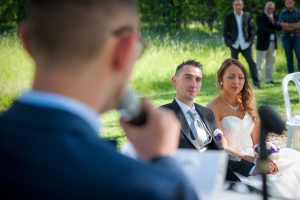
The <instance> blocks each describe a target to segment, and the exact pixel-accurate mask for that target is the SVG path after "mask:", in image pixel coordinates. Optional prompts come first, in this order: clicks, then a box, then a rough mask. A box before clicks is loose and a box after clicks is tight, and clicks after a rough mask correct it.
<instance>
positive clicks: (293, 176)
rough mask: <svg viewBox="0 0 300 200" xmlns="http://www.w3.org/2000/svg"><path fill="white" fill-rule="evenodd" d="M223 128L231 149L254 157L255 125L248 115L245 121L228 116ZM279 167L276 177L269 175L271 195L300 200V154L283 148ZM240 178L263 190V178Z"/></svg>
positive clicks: (223, 122)
mask: <svg viewBox="0 0 300 200" xmlns="http://www.w3.org/2000/svg"><path fill="white" fill-rule="evenodd" d="M221 126H222V130H223V132H224V136H225V138H226V140H227V143H228V146H229V147H231V148H233V149H235V150H237V151H240V152H244V153H246V154H248V155H254V151H253V148H252V146H253V144H252V139H251V132H252V129H253V127H254V123H253V121H252V118H251V117H250V115H249V114H248V113H246V114H245V116H244V118H243V119H240V118H238V117H235V116H226V117H224V118H223V119H222V120H221ZM230 158H231V159H236V158H233V157H230ZM277 165H278V167H279V172H278V173H276V174H275V175H272V174H270V175H268V185H269V188H268V189H269V193H270V195H271V196H274V197H283V198H288V199H300V153H299V152H297V151H295V150H293V149H288V148H281V149H280V158H279V160H278V161H277ZM238 176H239V177H240V178H241V180H242V182H244V183H246V184H248V185H251V186H254V187H256V188H258V189H261V186H262V182H261V176H249V177H243V176H241V175H240V174H238Z"/></svg>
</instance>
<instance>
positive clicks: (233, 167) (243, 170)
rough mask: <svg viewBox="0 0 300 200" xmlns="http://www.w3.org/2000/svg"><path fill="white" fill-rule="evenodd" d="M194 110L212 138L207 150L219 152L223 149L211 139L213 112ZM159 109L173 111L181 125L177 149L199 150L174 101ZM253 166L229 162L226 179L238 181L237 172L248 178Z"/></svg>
mask: <svg viewBox="0 0 300 200" xmlns="http://www.w3.org/2000/svg"><path fill="white" fill-rule="evenodd" d="M194 105H195V109H196V111H197V112H198V114H199V116H200V117H201V119H202V121H203V122H204V124H205V125H206V127H207V129H208V130H209V134H210V135H211V137H212V138H213V139H212V141H211V143H209V144H208V145H207V146H206V147H207V149H211V150H221V149H223V148H222V147H221V146H220V145H219V143H218V142H217V141H215V138H214V137H213V132H214V130H215V129H216V125H215V118H214V115H213V112H212V111H211V110H210V109H208V108H206V107H203V106H201V105H199V104H196V103H195V104H194ZM161 108H166V109H170V110H173V111H174V112H175V114H176V116H177V118H178V120H179V122H180V125H181V134H180V141H179V148H188V149H199V147H197V145H198V144H197V143H196V142H194V141H193V140H192V138H191V129H190V127H189V124H188V122H187V120H186V118H185V116H184V113H183V112H182V110H181V108H180V106H179V105H178V103H177V102H176V100H175V99H174V100H173V101H172V103H170V104H165V105H162V106H161ZM253 166H254V165H253V164H252V163H250V162H247V161H245V160H242V161H233V160H229V162H228V170H227V176H226V179H227V180H230V181H238V180H239V179H238V178H237V176H235V174H234V173H232V172H233V171H234V172H238V173H240V174H242V175H244V176H249V172H250V170H251V169H252V167H253Z"/></svg>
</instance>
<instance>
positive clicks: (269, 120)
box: [258, 105, 286, 134]
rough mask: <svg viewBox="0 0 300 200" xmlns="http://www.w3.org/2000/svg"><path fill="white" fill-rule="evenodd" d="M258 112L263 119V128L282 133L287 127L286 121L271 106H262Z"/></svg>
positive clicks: (261, 119)
mask: <svg viewBox="0 0 300 200" xmlns="http://www.w3.org/2000/svg"><path fill="white" fill-rule="evenodd" d="M258 114H259V117H260V121H261V128H262V129H264V130H265V131H267V132H273V133H276V134H282V132H283V130H285V129H286V128H285V122H284V121H283V120H282V119H281V117H280V116H279V114H278V113H277V112H276V111H275V110H274V109H273V108H272V107H271V106H267V105H265V106H260V107H259V108H258Z"/></svg>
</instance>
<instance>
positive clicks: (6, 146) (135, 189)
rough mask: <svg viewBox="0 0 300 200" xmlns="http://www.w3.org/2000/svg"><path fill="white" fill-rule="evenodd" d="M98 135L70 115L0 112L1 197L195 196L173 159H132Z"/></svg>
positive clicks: (17, 107)
mask: <svg viewBox="0 0 300 200" xmlns="http://www.w3.org/2000/svg"><path fill="white" fill-rule="evenodd" d="M97 134H98V133H96V132H95V131H94V130H93V129H92V128H90V127H89V125H88V124H87V123H85V121H84V120H82V119H81V118H80V117H78V116H76V115H74V114H72V113H69V112H65V111H62V110H59V109H52V108H45V107H40V106H32V105H29V104H24V103H20V102H16V103H14V104H13V106H12V108H11V109H9V110H8V111H7V112H5V113H3V114H2V115H1V116H0V158H1V165H0V177H1V179H0V186H1V187H0V199H14V198H16V194H18V198H20V199H148V200H152V199H178V200H179V199H197V197H196V194H195V192H194V191H193V189H192V186H191V185H190V183H189V182H188V181H187V180H186V178H185V176H184V174H183V172H182V170H181V169H180V167H179V166H178V165H177V164H176V162H175V161H174V160H173V159H172V158H169V157H158V158H156V159H153V160H152V161H150V162H147V163H145V162H139V161H136V160H132V159H130V158H128V157H125V156H123V155H121V154H120V153H118V152H116V150H115V149H113V148H112V147H111V146H110V145H108V144H107V143H106V142H105V141H103V140H102V139H100V138H99V137H98V135H97ZM14 177H18V178H17V179H16V178H14ZM145 180H147V181H145ZM162 182H163V183H164V187H163V188H162V187H161V183H162ZM141 185H143V187H142V188H141V187H140V186H141ZM2 197H3V198H2ZM4 197H5V198H4Z"/></svg>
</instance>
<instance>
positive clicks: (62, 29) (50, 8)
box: [25, 0, 136, 62]
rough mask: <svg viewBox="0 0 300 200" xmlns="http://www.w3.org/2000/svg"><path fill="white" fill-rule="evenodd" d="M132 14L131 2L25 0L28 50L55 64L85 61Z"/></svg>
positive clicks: (95, 52) (134, 13) (133, 6)
mask: <svg viewBox="0 0 300 200" xmlns="http://www.w3.org/2000/svg"><path fill="white" fill-rule="evenodd" d="M135 15H136V8H135V1H134V0H43V1H41V0H29V6H28V19H27V20H26V22H27V23H25V24H27V27H26V29H27V33H28V41H29V43H30V44H29V46H30V48H31V49H30V51H31V53H32V54H33V55H34V56H37V55H38V57H44V58H45V59H47V60H56V61H58V62H59V61H62V60H75V61H76V60H80V61H84V62H85V61H88V60H89V59H91V58H93V57H94V56H95V55H96V54H97V53H99V52H100V51H101V50H102V48H103V47H104V45H105V41H106V39H107V38H108V37H110V36H111V35H112V34H113V32H114V31H115V30H116V29H118V28H122V26H130V24H128V23H127V22H128V18H130V17H128V16H135ZM126 19H127V21H126Z"/></svg>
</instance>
